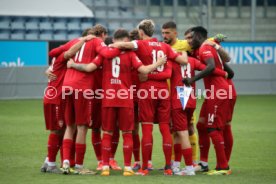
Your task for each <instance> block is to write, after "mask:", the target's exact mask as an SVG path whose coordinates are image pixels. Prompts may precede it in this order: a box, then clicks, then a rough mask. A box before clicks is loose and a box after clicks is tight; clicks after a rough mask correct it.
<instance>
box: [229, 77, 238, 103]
mask: <svg viewBox="0 0 276 184" xmlns="http://www.w3.org/2000/svg"><path fill="white" fill-rule="evenodd" d="M227 82H228V84H229V86H230V88H231V90H232V97H233V98H234V99H235V98H236V97H237V91H236V88H235V85H234V82H233V81H232V79H227Z"/></svg>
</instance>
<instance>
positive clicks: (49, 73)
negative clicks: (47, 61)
mask: <svg viewBox="0 0 276 184" xmlns="http://www.w3.org/2000/svg"><path fill="white" fill-rule="evenodd" d="M45 75H46V76H47V77H48V79H49V80H50V81H54V80H56V79H57V76H56V75H55V74H53V73H52V71H51V70H50V69H49V68H48V69H47V70H46V71H45Z"/></svg>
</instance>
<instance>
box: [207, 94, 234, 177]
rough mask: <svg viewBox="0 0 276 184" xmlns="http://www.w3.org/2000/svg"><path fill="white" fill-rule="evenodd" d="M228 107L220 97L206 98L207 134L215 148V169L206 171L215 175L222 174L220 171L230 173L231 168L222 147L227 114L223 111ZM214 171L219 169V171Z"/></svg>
mask: <svg viewBox="0 0 276 184" xmlns="http://www.w3.org/2000/svg"><path fill="white" fill-rule="evenodd" d="M228 107H229V101H228V100H227V99H226V100H222V99H208V101H207V109H208V113H207V118H208V119H207V120H208V121H207V128H208V134H209V136H210V138H211V140H212V143H213V145H214V148H215V152H216V158H217V165H216V170H215V172H214V171H210V172H209V173H207V174H208V175H217V174H223V173H222V172H224V171H225V172H226V173H227V175H228V174H230V173H231V170H230V168H229V165H228V161H227V159H226V155H225V148H224V137H223V130H224V127H225V123H226V120H227V116H226V115H227V114H226V113H225V109H227V108H228ZM216 171H220V172H219V173H218V172H216Z"/></svg>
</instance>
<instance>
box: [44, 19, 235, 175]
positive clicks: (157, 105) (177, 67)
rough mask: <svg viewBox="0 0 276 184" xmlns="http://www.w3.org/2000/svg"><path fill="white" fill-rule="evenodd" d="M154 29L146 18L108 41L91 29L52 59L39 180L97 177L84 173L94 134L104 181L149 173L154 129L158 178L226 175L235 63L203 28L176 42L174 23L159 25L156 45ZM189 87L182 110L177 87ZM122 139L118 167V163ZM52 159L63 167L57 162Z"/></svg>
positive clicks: (217, 39) (100, 30)
mask: <svg viewBox="0 0 276 184" xmlns="http://www.w3.org/2000/svg"><path fill="white" fill-rule="evenodd" d="M154 31H155V24H154V22H153V21H152V20H150V19H145V20H142V21H141V22H140V23H139V24H138V25H137V28H136V29H134V30H132V31H131V32H128V31H127V30H125V29H123V28H119V29H117V30H116V31H115V32H114V34H113V36H112V37H108V35H107V29H106V28H105V27H104V26H102V25H99V24H97V25H95V26H93V27H92V28H88V29H86V30H84V32H83V35H82V37H79V38H75V39H73V40H70V41H69V42H67V43H65V44H64V45H61V46H59V47H57V48H54V49H52V50H51V51H50V52H49V56H50V57H51V58H52V60H51V63H50V66H49V68H48V69H47V70H46V72H45V73H46V75H47V77H48V79H49V82H48V86H47V88H46V89H45V91H44V117H45V124H46V129H47V130H50V134H49V138H48V147H47V149H48V150H47V157H46V159H45V161H44V163H43V165H42V167H41V171H42V172H49V173H63V174H70V173H74V174H96V172H94V171H93V170H90V169H87V168H84V166H83V162H84V156H85V152H86V137H87V136H86V135H87V131H88V130H89V129H91V142H92V145H93V148H94V152H95V155H96V158H97V162H98V164H97V168H96V170H98V171H100V172H101V175H102V176H109V175H110V170H111V169H113V170H123V175H124V176H132V175H142V176H145V175H149V174H150V171H151V170H153V164H152V149H153V126H154V124H157V125H158V126H159V130H160V133H161V137H162V148H163V153H164V158H165V163H164V167H163V168H162V172H163V174H164V175H181V176H185V175H187V176H191V175H195V173H196V172H202V173H204V174H206V175H229V174H231V172H232V171H231V169H230V167H229V164H228V163H229V161H230V157H231V152H232V147H233V135H232V130H231V120H232V115H233V110H234V106H235V102H236V97H237V95H236V91H235V88H234V84H233V82H232V80H231V79H232V78H233V76H234V72H233V70H232V69H231V68H230V67H229V65H228V64H227V62H229V61H230V60H231V58H230V57H229V55H228V53H227V52H226V51H225V50H224V49H223V48H222V47H221V46H220V42H222V41H224V38H225V36H224V35H222V34H218V35H216V36H214V37H211V38H208V37H207V30H206V29H205V28H203V27H201V26H195V27H192V28H189V29H188V30H186V31H185V33H184V36H185V40H180V39H178V32H177V26H176V23H175V22H173V21H169V22H166V23H164V24H163V25H162V30H161V32H162V36H163V40H162V41H158V40H157V39H156V38H153V37H152V36H153V34H154ZM196 70H197V71H199V72H197V73H196V72H195V71H196ZM200 79H203V81H204V86H205V90H206V94H205V99H204V102H203V105H202V107H201V110H200V114H199V118H198V122H197V123H195V122H196V119H197V118H195V114H194V111H195V108H196V86H195V83H196V81H198V80H200ZM185 87H187V88H190V87H192V92H191V94H190V97H189V100H188V102H187V104H186V106H185V107H184V106H183V104H182V103H181V101H180V95H179V91H178V88H185ZM194 124H196V128H197V132H198V137H197V134H196V132H195V128H194ZM139 128H141V131H139ZM120 132H121V134H122V138H123V158H124V168H123V169H122V168H121V167H120V166H119V165H118V163H117V161H116V160H115V153H116V150H117V147H118V143H119V137H120ZM139 132H141V135H139ZM140 136H141V139H140ZM210 140H212V143H213V145H214V149H215V153H216V167H215V169H214V170H209V167H208V153H209V149H210ZM157 149H159V148H157ZM58 151H60V156H61V166H58V165H57V164H56V156H57V153H58ZM140 152H141V157H142V159H141V160H140ZM198 152H199V153H200V158H199V159H198V156H197V155H198ZM132 154H133V155H134V164H133V165H132V164H131V162H132ZM182 156H183V158H184V165H185V167H183V168H181V158H182ZM160 170H161V169H160ZM135 171H136V172H135Z"/></svg>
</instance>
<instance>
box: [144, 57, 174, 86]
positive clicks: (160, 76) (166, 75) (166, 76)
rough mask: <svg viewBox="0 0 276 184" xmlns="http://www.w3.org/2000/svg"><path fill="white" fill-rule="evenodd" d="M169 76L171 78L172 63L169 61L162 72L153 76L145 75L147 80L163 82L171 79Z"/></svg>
mask: <svg viewBox="0 0 276 184" xmlns="http://www.w3.org/2000/svg"><path fill="white" fill-rule="evenodd" d="M171 76H172V63H171V61H167V64H166V67H165V70H164V71H163V72H160V73H155V74H153V73H149V74H148V75H147V79H151V80H157V81H163V80H167V79H169V78H171Z"/></svg>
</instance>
